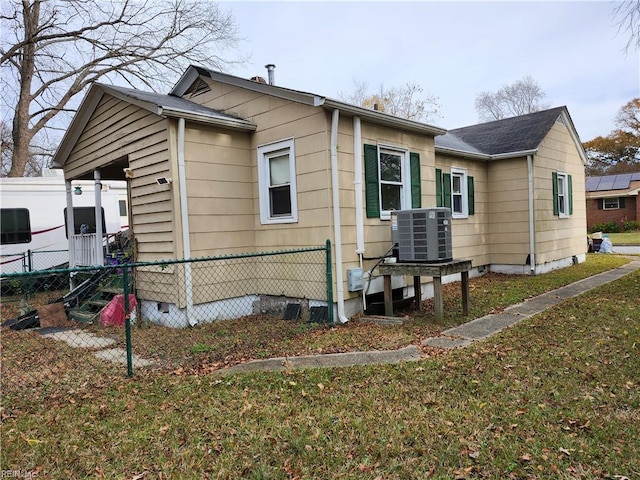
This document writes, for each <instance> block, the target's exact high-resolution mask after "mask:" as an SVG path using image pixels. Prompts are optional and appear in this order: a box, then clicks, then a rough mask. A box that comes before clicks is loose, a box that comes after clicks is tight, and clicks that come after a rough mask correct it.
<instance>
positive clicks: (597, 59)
mask: <svg viewBox="0 0 640 480" xmlns="http://www.w3.org/2000/svg"><path fill="white" fill-rule="evenodd" d="M615 5H616V3H615V2H610V1H607V2H576V1H570V2H551V1H546V2H520V1H511V2H480V1H478V2H430V1H423V2H381V1H380V2H233V3H230V2H229V3H223V4H222V6H223V7H224V8H226V9H228V10H230V11H231V12H232V13H233V16H234V18H235V20H236V21H237V23H238V27H239V30H240V35H241V36H242V37H244V38H245V41H244V42H242V43H241V45H240V51H241V52H244V53H246V54H249V55H250V60H249V62H248V63H247V64H246V65H244V66H242V67H236V68H234V69H233V70H232V71H231V72H230V73H233V74H235V75H239V76H242V77H251V76H254V75H260V76H263V77H265V78H266V77H267V74H266V70H265V68H264V65H265V64H267V63H274V64H275V65H276V70H275V81H276V83H277V84H278V85H280V86H283V87H287V88H293V89H297V90H303V91H307V92H311V93H315V94H319V95H323V96H327V97H332V98H338V93H339V92H343V93H349V92H350V91H352V90H353V86H354V80H361V81H366V82H367V83H368V84H369V86H370V87H371V89H372V90H374V89H376V88H377V87H378V86H379V85H380V84H381V83H382V84H384V86H385V87H393V86H399V85H402V84H404V83H406V82H415V83H417V84H419V85H421V86H422V87H423V88H424V90H425V91H426V92H429V93H431V94H433V95H435V96H437V97H438V98H439V103H440V106H441V118H438V119H437V120H435V121H433V122H432V123H434V124H436V125H438V126H441V127H444V128H457V127H463V126H466V125H472V124H474V123H478V116H477V113H476V110H475V98H476V95H477V93H478V92H480V91H483V90H489V91H495V90H497V89H498V88H499V87H501V86H502V85H504V84H506V83H512V82H514V81H516V80H518V79H520V78H522V77H523V76H525V75H531V76H532V77H534V79H535V80H536V81H537V82H538V83H539V84H540V86H541V87H542V89H543V90H544V92H545V93H546V94H547V97H546V102H547V103H549V104H550V106H559V105H566V106H567V107H568V108H569V113H570V114H571V117H572V119H573V121H574V123H575V125H576V128H577V130H578V133H579V135H580V138H581V139H582V140H583V141H586V140H590V139H592V138H593V137H595V136H597V135H607V134H608V133H609V132H610V131H611V130H612V129H613V128H614V123H613V120H614V118H615V116H616V113H617V111H618V109H619V108H620V107H621V106H622V105H623V104H625V103H626V102H628V101H629V100H631V99H632V98H634V97H637V96H640V52H638V51H637V50H630V51H629V52H628V53H627V54H625V52H624V47H625V45H626V43H627V41H628V39H629V38H628V35H627V34H624V33H620V34H618V30H617V26H616V19H615V18H614V17H613V15H612V11H613V8H614V6H615Z"/></svg>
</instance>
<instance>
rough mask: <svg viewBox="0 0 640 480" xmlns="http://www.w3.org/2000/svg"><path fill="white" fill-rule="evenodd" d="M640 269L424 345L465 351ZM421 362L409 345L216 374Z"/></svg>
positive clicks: (568, 289)
mask: <svg viewBox="0 0 640 480" xmlns="http://www.w3.org/2000/svg"><path fill="white" fill-rule="evenodd" d="M639 268H640V260H634V261H632V262H631V263H628V264H626V265H623V266H622V267H619V268H615V269H613V270H610V271H608V272H604V273H601V274H599V275H595V276H593V277H588V278H585V279H584V280H580V281H578V282H575V283H572V284H570V285H567V286H565V287H561V288H558V289H556V290H552V291H550V292H547V293H543V294H542V295H538V296H537V297H533V298H530V299H528V300H525V301H524V302H522V303H519V304H517V305H512V306H510V307H508V308H506V309H505V310H504V312H502V313H496V314H490V315H485V316H484V317H480V318H476V319H475V320H472V321H470V322H468V323H465V324H463V325H460V326H457V327H454V328H450V329H448V330H445V331H444V332H442V336H440V337H434V338H428V339H426V340H424V341H423V342H422V344H423V345H426V346H431V347H438V348H444V349H452V348H459V347H465V346H467V345H470V344H471V343H473V342H474V341H476V340H482V339H484V338H487V337H489V336H491V335H493V334H495V333H498V332H500V331H501V330H503V329H505V328H507V327H509V326H511V325H514V324H516V323H518V322H520V321H522V320H524V319H526V318H529V317H532V316H533V315H536V314H538V313H540V312H542V311H544V310H546V309H547V308H549V307H552V306H554V305H557V304H558V303H560V302H562V301H564V300H566V299H568V298H571V297H575V296H577V295H580V294H582V293H584V292H588V291H589V290H593V289H594V288H597V287H599V286H601V285H604V284H607V283H609V282H613V281H614V280H618V279H619V278H621V277H623V276H625V275H627V274H629V273H631V272H633V271H634V270H637V269H639ZM472 300H473V299H472ZM420 358H421V356H420V349H419V348H418V347H417V346H415V345H409V346H408V347H404V348H401V349H399V350H389V351H372V352H349V353H335V354H322V355H309V356H303V357H287V358H285V357H282V358H270V359H267V360H253V361H251V362H247V363H243V364H240V365H234V366H232V367H229V368H225V369H222V370H218V371H217V372H216V373H218V374H232V373H238V372H256V371H264V370H269V371H278V370H287V369H294V368H317V367H350V366H353V365H367V364H372V363H400V362H410V361H416V360H419V359H420Z"/></svg>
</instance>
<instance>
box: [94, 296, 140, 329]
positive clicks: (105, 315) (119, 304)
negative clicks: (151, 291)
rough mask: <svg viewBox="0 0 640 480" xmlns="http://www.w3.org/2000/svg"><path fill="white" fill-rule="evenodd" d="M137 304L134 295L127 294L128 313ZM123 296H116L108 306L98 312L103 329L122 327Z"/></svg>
mask: <svg viewBox="0 0 640 480" xmlns="http://www.w3.org/2000/svg"><path fill="white" fill-rule="evenodd" d="M137 304H138V302H137V301H136V297H135V295H133V294H132V293H130V294H129V311H131V310H133V309H134V308H135V307H136V305H137ZM124 320H125V313H124V295H122V294H120V295H116V296H115V297H113V298H112V299H111V301H110V302H109V304H108V305H107V306H106V307H104V308H103V309H102V311H101V312H100V324H101V325H102V326H103V327H111V326H114V327H121V326H122V325H124Z"/></svg>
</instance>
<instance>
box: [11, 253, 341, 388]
mask: <svg viewBox="0 0 640 480" xmlns="http://www.w3.org/2000/svg"><path fill="white" fill-rule="evenodd" d="M331 285H332V279H331V246H330V244H329V242H328V241H327V244H326V245H325V246H321V247H312V248H304V249H297V250H287V251H278V252H262V253H249V254H240V255H229V256H218V257H210V258H198V259H189V260H167V261H157V262H146V263H121V264H119V263H115V264H112V265H105V266H101V267H91V268H75V269H59V270H47V271H39V272H31V273H22V274H21V273H15V274H3V275H1V276H0V286H1V289H2V292H1V293H2V303H1V310H0V316H1V319H2V342H1V344H2V351H1V356H2V391H3V396H6V395H10V396H13V397H25V396H29V398H30V399H32V400H37V398H38V397H40V396H43V395H51V394H56V393H55V392H59V391H61V388H62V390H66V391H73V390H74V389H78V388H82V387H86V386H89V385H92V384H96V383H100V382H102V383H105V382H108V381H109V378H112V377H113V376H119V377H122V376H123V375H125V374H128V375H129V376H131V375H132V374H133V373H134V371H135V372H136V373H140V374H143V373H144V372H154V371H159V370H160V371H166V370H167V369H171V370H176V369H180V370H185V369H187V370H194V371H197V370H215V369H218V368H221V367H224V366H226V365H229V364H233V363H239V362H241V361H246V358H245V357H246V355H247V354H248V355H251V356H252V357H254V358H260V357H262V356H271V355H272V354H277V352H276V351H274V350H273V348H274V347H273V345H274V344H278V342H280V343H281V342H283V341H286V338H290V337H291V336H294V335H299V334H301V333H303V332H304V331H306V330H307V329H308V328H309V326H310V325H314V324H316V323H333V308H332V307H331V306H332V303H333V298H332V291H331ZM239 346H242V348H238V347H239ZM270 349H271V350H270ZM238 351H240V352H241V353H240V354H238ZM238 355H241V356H238Z"/></svg>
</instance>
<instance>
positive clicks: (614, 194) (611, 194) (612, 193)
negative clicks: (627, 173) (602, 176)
mask: <svg viewBox="0 0 640 480" xmlns="http://www.w3.org/2000/svg"><path fill="white" fill-rule="evenodd" d="M603 192H606V193H603ZM638 195H640V188H636V189H635V190H617V191H616V190H603V191H602V192H587V194H586V197H587V198H590V199H592V200H593V199H596V198H618V197H637V196H638Z"/></svg>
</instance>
